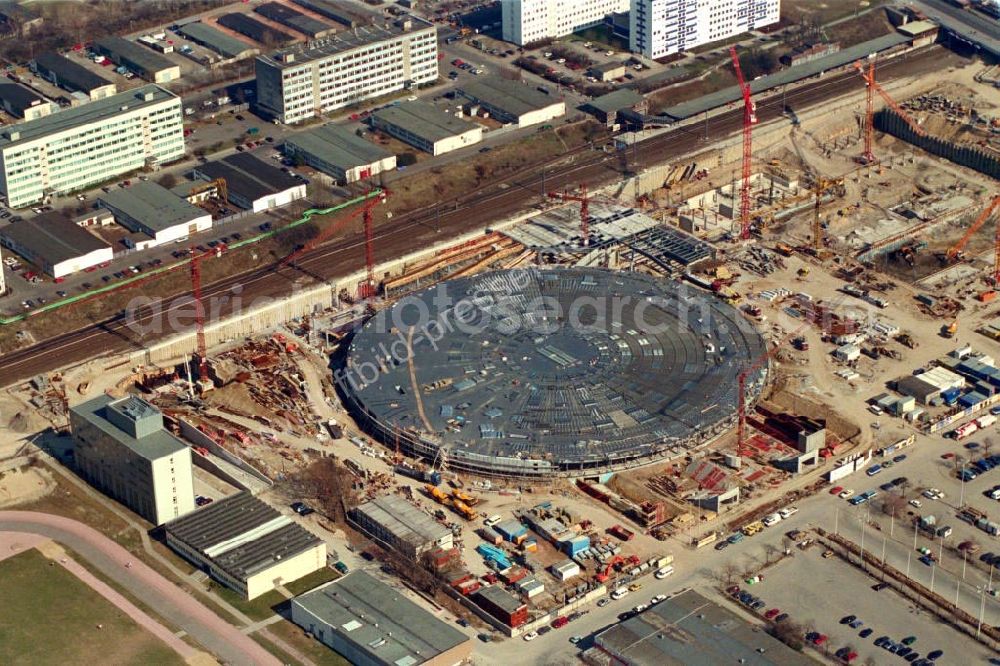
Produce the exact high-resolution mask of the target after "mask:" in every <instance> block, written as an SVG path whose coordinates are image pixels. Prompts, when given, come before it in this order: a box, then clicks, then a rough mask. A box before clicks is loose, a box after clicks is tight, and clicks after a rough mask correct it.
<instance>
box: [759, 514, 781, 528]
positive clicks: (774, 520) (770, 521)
mask: <svg viewBox="0 0 1000 666" xmlns="http://www.w3.org/2000/svg"><path fill="white" fill-rule="evenodd" d="M760 522H762V523H764V527H770V526H771V525H777V524H778V523H780V522H781V516H780V515H779V514H777V513H772V514H769V515H767V516H764V519H763V520H762V521H760Z"/></svg>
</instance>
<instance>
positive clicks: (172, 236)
mask: <svg viewBox="0 0 1000 666" xmlns="http://www.w3.org/2000/svg"><path fill="white" fill-rule="evenodd" d="M97 202H98V204H99V205H101V206H104V207H105V208H107V209H108V210H110V211H111V212H112V213H114V215H115V221H117V222H118V224H120V225H122V226H123V227H125V228H127V229H129V230H130V231H133V232H135V233H139V234H144V235H145V236H147V237H148V238H149V239H150V240H151V241H152V243H147V244H145V247H152V246H155V245H161V244H163V243H171V242H173V241H179V240H184V239H186V238H187V237H188V236H191V235H193V234H196V233H198V232H199V231H206V230H208V229H211V228H212V216H211V214H210V213H209V212H208V211H206V210H204V209H202V208H199V207H198V206H195V205H194V204H191V203H189V202H188V201H187V199H184V198H182V197H179V196H177V195H176V194H174V193H173V192H171V191H170V190H168V189H167V188H165V187H163V186H162V185H157V184H156V183H154V182H152V181H148V180H147V181H139V182H138V183H135V184H134V185H132V187H129V188H128V189H112V190H111V191H110V192H108V193H106V194H101V195H100V196H99V197H98V199H97Z"/></svg>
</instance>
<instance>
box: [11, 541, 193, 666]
mask: <svg viewBox="0 0 1000 666" xmlns="http://www.w3.org/2000/svg"><path fill="white" fill-rule="evenodd" d="M0 590H2V591H3V593H2V599H3V603H0V664H4V665H5V666H15V665H19V664H25V665H27V664H30V665H31V666H45V665H47V664H53V665H56V664H58V665H60V666H62V665H64V664H156V665H157V666H161V665H164V664H178V665H182V664H183V663H184V661H183V660H182V659H181V658H180V656H179V655H178V654H177V653H176V652H174V651H173V650H171V649H170V648H169V647H167V646H166V645H165V644H163V643H162V642H161V641H160V640H159V639H157V638H156V637H155V636H153V635H152V634H150V633H149V632H147V631H146V630H145V629H143V628H142V627H140V626H139V625H138V624H136V623H135V622H134V621H133V620H132V619H131V618H129V617H128V616H127V615H125V614H124V613H123V612H122V611H120V610H119V609H118V608H117V607H116V606H114V605H113V604H112V603H111V602H109V601H107V600H106V599H104V597H102V596H100V595H99V594H98V593H97V592H95V591H93V590H92V589H91V588H90V587H88V586H87V585H86V584H85V583H83V582H82V581H80V580H79V579H78V578H76V576H74V575H73V574H71V573H70V572H68V571H66V570H65V569H63V568H62V567H61V566H59V565H52V564H50V560H48V559H47V558H45V557H44V556H43V555H42V554H41V553H39V552H38V551H36V550H30V551H26V552H24V553H21V554H19V555H15V556H14V557H10V558H8V559H6V560H3V561H2V562H0ZM98 625H101V628H100V629H98Z"/></svg>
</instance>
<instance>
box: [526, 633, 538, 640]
mask: <svg viewBox="0 0 1000 666" xmlns="http://www.w3.org/2000/svg"><path fill="white" fill-rule="evenodd" d="M536 638H538V632H537V631H529V632H528V633H526V634H525V635H524V640H526V641H533V640H535V639H536Z"/></svg>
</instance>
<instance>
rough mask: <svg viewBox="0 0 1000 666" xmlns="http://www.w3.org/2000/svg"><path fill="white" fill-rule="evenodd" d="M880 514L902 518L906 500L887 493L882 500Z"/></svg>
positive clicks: (900, 496)
mask: <svg viewBox="0 0 1000 666" xmlns="http://www.w3.org/2000/svg"><path fill="white" fill-rule="evenodd" d="M882 513H884V514H885V515H887V516H902V515H904V514H905V513H906V498H904V497H903V496H902V495H896V494H895V493H888V494H886V495H885V497H883V498H882Z"/></svg>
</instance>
